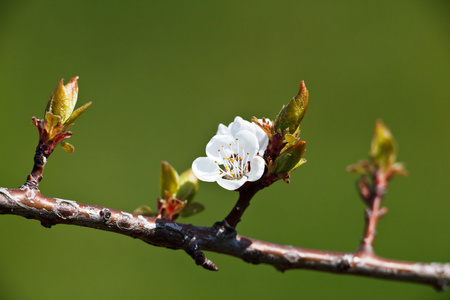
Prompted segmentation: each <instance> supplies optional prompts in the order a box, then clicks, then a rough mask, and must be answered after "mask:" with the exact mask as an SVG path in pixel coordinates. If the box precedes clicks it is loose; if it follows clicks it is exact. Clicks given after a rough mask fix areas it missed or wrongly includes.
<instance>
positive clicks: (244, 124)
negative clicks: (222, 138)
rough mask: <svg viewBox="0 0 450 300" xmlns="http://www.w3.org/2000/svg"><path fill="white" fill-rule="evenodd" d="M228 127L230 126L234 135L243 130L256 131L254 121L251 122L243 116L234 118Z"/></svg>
mask: <svg viewBox="0 0 450 300" xmlns="http://www.w3.org/2000/svg"><path fill="white" fill-rule="evenodd" d="M228 128H230V132H231V134H232V135H233V136H236V134H237V133H238V132H239V131H242V130H248V131H250V132H252V133H255V128H254V127H253V125H252V123H250V122H249V121H245V120H244V119H242V118H241V117H236V118H235V119H234V122H233V123H231V124H230V126H229V127H228Z"/></svg>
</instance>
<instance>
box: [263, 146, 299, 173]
mask: <svg viewBox="0 0 450 300" xmlns="http://www.w3.org/2000/svg"><path fill="white" fill-rule="evenodd" d="M305 148H306V142H305V141H298V142H297V143H296V144H295V145H293V146H292V147H290V148H288V149H286V150H285V151H284V152H283V153H281V154H280V156H278V157H277V158H276V159H275V162H274V164H273V166H272V167H271V168H270V170H269V172H270V173H275V174H280V173H288V172H292V171H293V170H295V168H297V167H298V166H300V165H301V164H303V163H305V162H306V160H303V161H302V160H301V159H302V156H303V153H305Z"/></svg>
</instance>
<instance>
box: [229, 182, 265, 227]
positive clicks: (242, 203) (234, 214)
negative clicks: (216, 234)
mask: <svg viewBox="0 0 450 300" xmlns="http://www.w3.org/2000/svg"><path fill="white" fill-rule="evenodd" d="M258 191H259V188H258V186H257V185H256V184H252V185H251V186H249V187H248V188H247V189H245V190H242V191H239V199H238V201H237V202H236V205H235V206H234V207H233V209H232V210H231V211H230V213H229V214H228V216H226V218H225V219H224V223H226V224H227V225H228V226H230V227H232V228H236V226H237V224H238V223H239V222H240V221H241V217H242V215H243V214H244V212H245V210H246V209H247V207H249V205H250V200H252V198H253V196H254V195H255V194H256V193H257V192H258Z"/></svg>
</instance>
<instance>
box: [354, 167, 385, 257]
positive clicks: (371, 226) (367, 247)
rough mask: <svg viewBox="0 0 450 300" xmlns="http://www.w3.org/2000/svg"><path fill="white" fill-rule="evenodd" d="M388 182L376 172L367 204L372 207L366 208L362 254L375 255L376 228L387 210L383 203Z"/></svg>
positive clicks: (360, 250) (360, 249) (381, 174)
mask: <svg viewBox="0 0 450 300" xmlns="http://www.w3.org/2000/svg"><path fill="white" fill-rule="evenodd" d="M386 187H387V181H386V178H385V176H384V174H383V173H381V172H379V171H375V174H374V191H373V193H372V194H371V196H370V197H371V198H370V199H368V201H367V203H369V204H370V207H368V208H366V214H365V218H366V225H365V228H364V235H363V238H362V239H361V246H360V248H359V250H358V252H360V253H366V254H373V242H374V240H375V236H376V228H377V224H378V220H379V218H380V217H381V216H382V215H383V214H384V213H385V211H386V210H385V209H383V208H381V209H380V207H381V201H382V200H383V196H384V194H385V193H386Z"/></svg>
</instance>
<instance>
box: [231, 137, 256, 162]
mask: <svg viewBox="0 0 450 300" xmlns="http://www.w3.org/2000/svg"><path fill="white" fill-rule="evenodd" d="M236 139H237V140H236V144H237V145H236V146H237V147H238V148H239V149H236V150H238V151H237V153H239V156H241V157H248V158H249V159H251V158H252V157H253V156H255V155H256V153H258V150H259V144H258V139H257V138H256V135H254V134H253V133H251V132H250V131H248V130H242V131H239V132H238V133H237V134H236ZM247 153H248V154H247Z"/></svg>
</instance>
